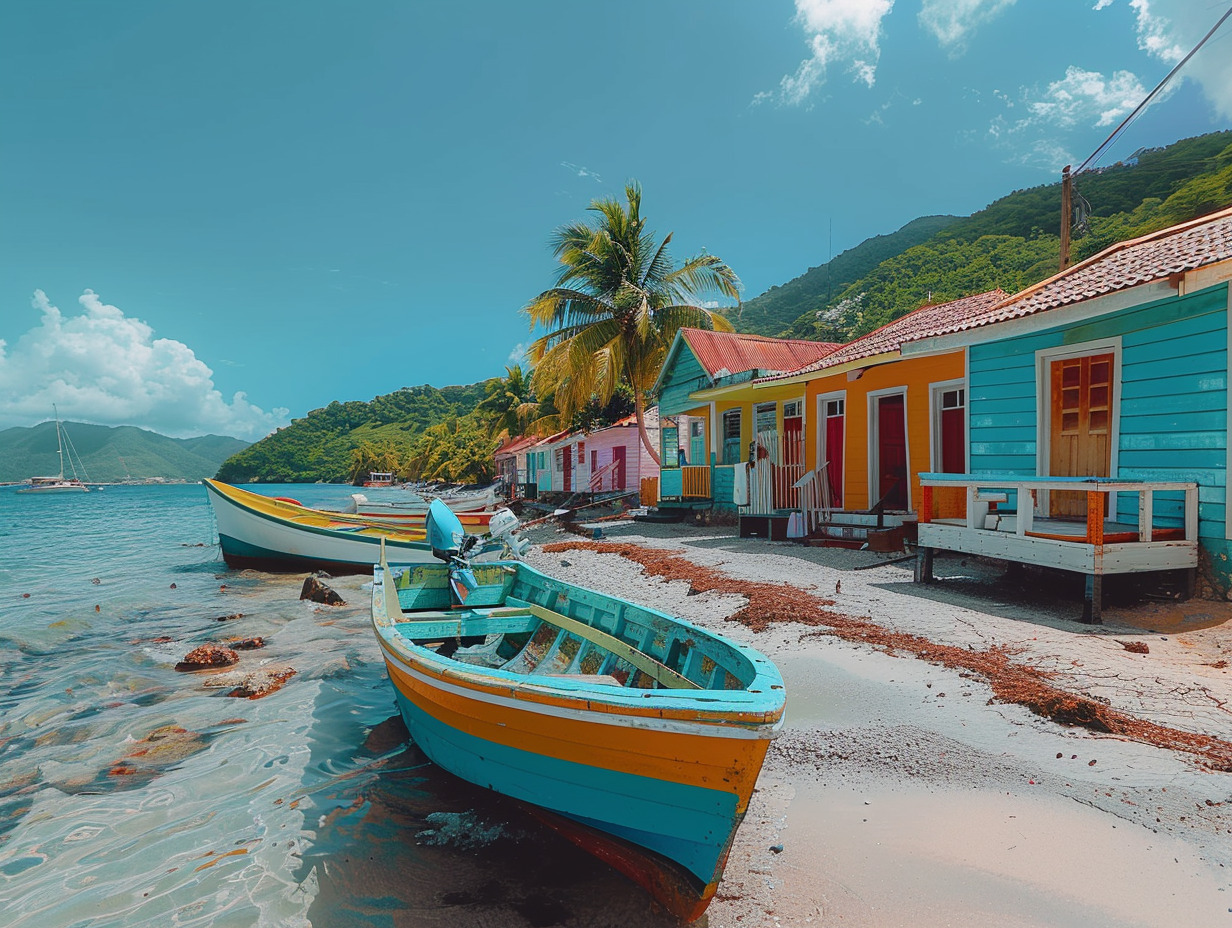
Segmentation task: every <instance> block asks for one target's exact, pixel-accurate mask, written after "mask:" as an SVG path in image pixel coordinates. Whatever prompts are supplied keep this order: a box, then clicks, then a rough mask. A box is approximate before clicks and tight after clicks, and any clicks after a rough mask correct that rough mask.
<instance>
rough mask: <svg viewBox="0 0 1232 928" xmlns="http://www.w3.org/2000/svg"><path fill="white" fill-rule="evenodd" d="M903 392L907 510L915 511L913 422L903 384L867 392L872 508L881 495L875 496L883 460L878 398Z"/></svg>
mask: <svg viewBox="0 0 1232 928" xmlns="http://www.w3.org/2000/svg"><path fill="white" fill-rule="evenodd" d="M900 393H901V394H902V397H903V448H904V450H905V452H906V455H907V510H906V511H907V512H913V511H914V509H913V508H912V505H911V430H910V429H909V428H908V425H909V423H910V422H911V416H910V415H908V412H907V402H908V397H907V385H906V384H903V385H902V386H900V387H885V388H883V389H881V390H870V391H869V392H868V393H866V394H865V397H866V398H867V400H868V409H867V410H866V413H867V416H868V418H867V419H866V420H865V421H866V422H868V505H869V507H870V508H871V507H872V506H873V505H874V504H875V503H876V502H877V499H878V498H879V497H875V496H873V493H874V492H875V491H876V489H879V485H878V482H877V474H878V472H879V470H880V464H881V462H880V461H879V460H878V451H877V449H878V445H880V443H881V442H880V440H879V439H880V437H881V436H880V431H881V429H880V419H879V417H878V416H877V414H876V410H877V400H880V399H881V398H882V397H885V396H894V395H896V394H900ZM846 443H847V422H846V420H844V422H843V444H844V445H846ZM843 495H844V496H846V487H844V494H843Z"/></svg>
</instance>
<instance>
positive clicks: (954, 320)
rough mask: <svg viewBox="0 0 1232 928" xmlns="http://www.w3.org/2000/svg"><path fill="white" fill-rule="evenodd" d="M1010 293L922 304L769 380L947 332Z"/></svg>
mask: <svg viewBox="0 0 1232 928" xmlns="http://www.w3.org/2000/svg"><path fill="white" fill-rule="evenodd" d="M1008 296H1009V294H1007V293H1006V292H1005V291H1004V290H989V291H988V292H987V293H977V294H976V295H975V296H968V297H963V298H962V299H960V300H952V301H951V302H949V303H937V304H935V305H933V306H921V307H920V308H919V309H916V310H912V311H911V312H909V313H907V315H905V316H900V317H899V318H898V319H895V320H894V321H893V322H887V323H886V324H885V325H883V326H882V327H881V328H879V329H874V330H873V331H872V332H869V333H868V334H867V335H862V336H860V337H859V338H857V339H855V340H854V341H850V342H848V343H847V344H846V345H843V346H842V347H841V348H839V349H838V350H837V351H834V352H832V353H830V354H828V355H826V357H824V358H821V359H820V360H818V361H814V362H813V363H812V364H808V365H805V366H804V367H801V368H800V369H799V370H795V371H791V372H789V373H785V374H779V375H778V376H776V377H766V378H763V379H765V380H779V379H782V378H784V377H792V376H795V375H797V374H808V373H812V372H813V371H820V370H825V369H826V368H830V367H838V366H839V365H840V364H849V363H851V362H853V361H859V360H862V359H863V358H871V357H874V356H876V355H879V354H885V353H886V352H888V351H898V350H899V349H900V348H902V346H903V343H904V342H910V341H915V340H917V339H921V338H929V337H931V336H933V335H940V334H942V333H943V332H952V331H954V328H953V326H955V325H960V324H961V323H962V322H963V320H965V319H970V318H972V317H975V316H978V315H980V314H981V313H984V312H986V311H987V310H988V308H989V307H991V306H996V305H998V304H1000V303H1001V302H1003V301H1004V300H1005V299H1006V298H1007V297H1008Z"/></svg>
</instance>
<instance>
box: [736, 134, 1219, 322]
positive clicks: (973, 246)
mask: <svg viewBox="0 0 1232 928" xmlns="http://www.w3.org/2000/svg"><path fill="white" fill-rule="evenodd" d="M1074 186H1075V190H1076V191H1077V194H1078V195H1079V197H1080V198H1081V200H1080V201H1079V202H1084V203H1085V204H1087V205H1089V213H1087V215H1086V216H1085V217H1084V221H1083V223H1082V224H1081V226H1080V228H1079V229H1078V230H1077V234H1076V237H1075V239H1074V241H1073V248H1072V261H1074V262H1077V261H1081V260H1082V259H1084V258H1087V257H1090V256H1091V255H1094V254H1096V253H1098V252H1099V251H1101V250H1103V249H1104V248H1106V247H1108V246H1109V245H1112V244H1115V243H1116V242H1120V241H1124V240H1126V239H1129V238H1134V237H1136V236H1139V235H1144V234H1146V233H1148V232H1154V231H1157V230H1159V229H1163V228H1166V227H1168V226H1170V225H1174V224H1176V223H1178V222H1184V221H1185V220H1187V219H1192V218H1194V217H1195V216H1199V215H1202V214H1203V213H1206V212H1210V211H1211V210H1214V209H1218V208H1220V207H1223V206H1227V205H1228V204H1230V203H1232V132H1216V133H1211V134H1209V135H1203V136H1198V137H1197V138H1192V139H1185V140H1183V141H1180V142H1176V143H1175V144H1173V145H1169V146H1167V147H1166V148H1158V149H1151V150H1146V151H1139V152H1137V153H1135V154H1134V156H1132V157H1131V158H1129V159H1127V161H1125V162H1123V163H1118V164H1115V165H1113V166H1111V167H1109V168H1106V169H1103V170H1099V171H1095V172H1087V173H1085V174H1081V175H1079V176H1077V177H1076V178H1075V180H1074ZM1060 203H1061V191H1060V184H1059V183H1055V184H1049V185H1046V186H1041V187H1033V188H1031V189H1028V190H1017V191H1014V192H1013V193H1011V194H1009V195H1008V196H1005V197H1002V198H1001V199H999V200H996V201H995V202H993V203H991V204H989V205H988V206H987V207H985V208H984V209H982V210H980V211H979V212H977V213H974V214H972V215H971V216H967V217H963V218H957V219H952V218H951V219H950V221H946V222H944V223H943V225H942V227H941V228H939V229H938V230H937V231H936V232H934V234H932V235H931V236H930V237H928V238H927V239H925V240H923V241H920V242H917V243H914V244H912V245H910V247H906V248H904V249H903V250H901V251H900V252H898V253H897V254H894V255H889V256H886V257H885V258H884V259H883V260H881V261H880V262H879V263H878V264H876V266H874V267H871V268H867V269H865V270H863V271H862V273H860V275H859V276H858V277H856V278H854V279H851V280H849V281H845V280H843V278H844V277H845V276H847V275H845V274H843V273H841V272H842V270H843V267H841V266H840V265H841V264H842V265H844V266H845V267H846V268H847V269H848V270H850V268H851V266H852V264H853V261H852V260H851V259H849V258H848V256H849V255H853V256H854V257H859V255H858V254H857V253H859V252H861V250H863V249H866V246H868V244H869V243H868V242H866V243H864V244H863V245H860V246H857V247H856V248H853V249H851V250H850V251H849V252H844V253H843V254H841V255H839V256H838V257H837V258H835V259H834V260H833V261H832V262H830V265H829V266H827V265H822V266H821V267H820V268H814V269H812V270H810V271H809V273H808V274H806V275H803V276H802V277H799V278H796V279H795V280H793V281H791V282H789V283H787V284H784V285H783V286H782V287H781V288H777V289H779V290H781V291H789V292H790V293H791V294H792V301H793V302H792V305H793V306H796V307H803V311H802V313H801V314H800V316H799V317H798V318H797V319H796V320H795V321H794V322H792V323H791V324H790V325H788V326H786V327H785V328H784V329H783V330H781V331H780V332H778V333H775V334H781V335H786V336H789V337H792V338H812V339H819V340H823V341H847V340H849V339H851V338H853V337H855V336H858V335H863V334H864V333H866V332H870V331H872V330H873V329H875V328H877V327H878V326H881V325H884V324H885V323H887V322H890V321H892V320H893V319H896V318H898V317H899V316H901V315H903V314H904V313H907V312H910V311H911V310H912V309H915V308H916V307H918V306H921V305H923V304H925V303H928V302H933V303H939V302H943V301H945V300H952V299H957V298H958V297H962V296H967V295H969V294H972V293H978V292H981V291H983V290H991V289H993V288H995V287H1000V288H1001V289H1002V290H1005V291H1007V292H1010V293H1012V292H1014V291H1016V290H1019V289H1021V288H1022V287H1026V286H1029V285H1031V284H1033V283H1036V282H1038V281H1040V280H1044V279H1045V278H1047V277H1049V276H1051V275H1052V274H1055V273H1056V272H1057V270H1058V269H1059V254H1060V223H1061V208H1060ZM1084 212H1085V210H1084ZM930 218H931V219H935V220H946V219H947V217H930ZM916 222H920V220H916ZM909 229H911V224H909V225H908V226H905V227H904V228H903V229H902V230H900V231H899V233H895V235H894V236H890V237H888V238H890V239H893V240H894V241H893V242H891V243H885V244H890V245H893V244H896V243H899V242H906V241H907V239H905V238H902V237H901V236H902V235H903V233H905V232H907V231H908V230H909ZM917 231H919V230H917ZM870 241H872V240H870ZM857 266H858V263H857ZM831 269H833V273H830V270H831ZM823 272H824V273H823ZM838 283H841V284H842V285H841V286H838V285H837V284H838ZM773 294H775V290H774V289H772V290H771V291H768V292H767V293H766V294H763V295H761V296H758V297H755V298H754V299H751V300H749V301H748V302H747V303H746V304H745V307H744V316H743V318H747V317H748V312H749V308H750V307H752V308H754V309H757V307H758V306H759V305H760V303H761V302H762V301H764V300H766V299H767V298H768V297H770V296H771V295H773ZM755 318H760V317H755ZM740 328H741V330H742V331H753V329H748V328H746V327H745V325H744V324H743V322H742V324H741V326H740Z"/></svg>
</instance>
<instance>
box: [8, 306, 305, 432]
mask: <svg viewBox="0 0 1232 928" xmlns="http://www.w3.org/2000/svg"><path fill="white" fill-rule="evenodd" d="M78 302H79V303H80V304H81V306H82V309H83V310H84V312H83V313H82V314H81V315H77V316H69V315H65V314H64V313H62V312H61V311H60V309H59V308H58V307H56V306H54V305H52V303H51V302H50V301H49V300H48V299H47V296H46V294H44V293H43V291H41V290H38V291H35V294H34V300H33V304H32V305H33V306H34V308H35V309H37V310H38V311H39V313H40V314H41V316H42V318H41V320H40V322H39V324H38V325H37V326H36V327H34V328H32V329H30V330H29V331H28V332H26V333H25V334H24V335H22V336H21V337H20V338H18V339H17V342H16V343H15V344H14V345H12V346H11V350H10V346H8V345H7V344H6V343H5V342H4V341H0V410H3V412H2V413H0V425H3V426H10V425H27V424H30V423H31V422H33V421H42V420H43V419H46V418H48V416H49V415H50V413H51V407H52V404H53V403H55V404H56V405H57V406H58V407H59V410H60V416H61V418H66V419H81V420H85V421H88V422H94V423H98V424H100V425H137V426H141V427H143V428H149V429H153V430H154V431H156V432H161V433H163V434H165V435H171V436H176V437H184V436H191V435H201V434H205V433H216V434H223V435H233V436H235V437H237V438H246V439H256V438H260V437H261V436H263V435H266V434H268V433H269V432H271V431H273V430H274V429H275V428H277V427H279V426H282V425H286V424H287V422H288V421H289V420H288V415H289V411H288V410H286V409H281V408H280V409H274V410H272V411H270V412H268V413H267V412H265V411H264V410H262V409H260V408H259V407H257V406H254V405H252V404H251V403H250V402H248V398H247V396H246V395H245V394H244V393H242V392H241V393H236V394H235V395H234V396H233V397H232V398H231V400H230V402H228V401H227V400H225V399H224V398H223V396H222V394H221V393H220V392H219V391H218V390H217V389H215V387H214V381H213V371H211V370H210V369H209V367H207V366H206V365H205V364H204V363H203V362H202V361H200V360H199V359H198V358H197V357H196V355H194V354H193V351H192V349H191V348H189V347H188V346H187V345H185V344H184V343H183V342H178V341H175V340H173V339H169V338H154V330H153V329H152V328H151V327H150V326H149V325H147V324H146V323H144V322H142V321H141V320H140V319H133V318H130V317H128V316H125V315H124V313H123V312H122V311H121V310H120V309H118V308H117V307H115V306H109V305H107V304H105V303H103V302H102V300H100V299H99V297H98V295H97V294H96V293H95V292H94V291H93V290H87V291H85V293H83V294H82V295H81V297H80V298H79V299H78ZM5 420H7V421H5Z"/></svg>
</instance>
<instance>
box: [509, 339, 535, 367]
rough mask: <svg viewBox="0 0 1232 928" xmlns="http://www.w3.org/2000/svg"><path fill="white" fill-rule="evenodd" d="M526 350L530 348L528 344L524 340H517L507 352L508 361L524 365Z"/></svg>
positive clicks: (525, 362)
mask: <svg viewBox="0 0 1232 928" xmlns="http://www.w3.org/2000/svg"><path fill="white" fill-rule="evenodd" d="M528 350H530V345H528V344H526V342H518V343H517V344H516V345H514V346H513V350H512V351H510V352H509V363H510V364H521V365H522V366H523V367H525V366H526V364H527V361H526V352H527V351H528Z"/></svg>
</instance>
